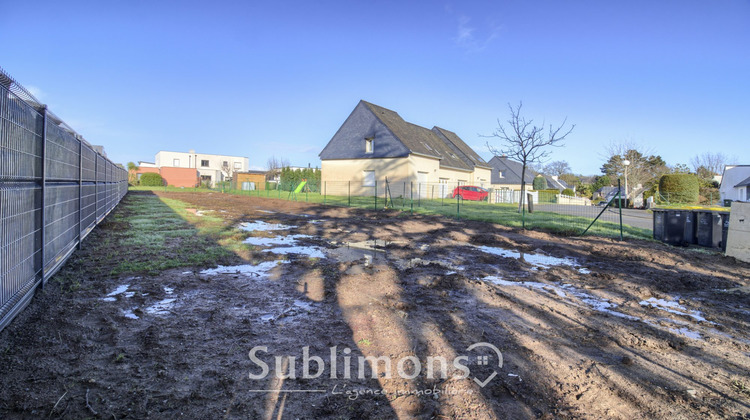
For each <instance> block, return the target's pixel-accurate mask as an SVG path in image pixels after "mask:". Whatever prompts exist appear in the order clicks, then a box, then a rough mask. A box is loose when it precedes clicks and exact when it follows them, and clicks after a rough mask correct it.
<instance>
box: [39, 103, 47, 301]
mask: <svg viewBox="0 0 750 420" xmlns="http://www.w3.org/2000/svg"><path fill="white" fill-rule="evenodd" d="M40 112H41V113H42V156H41V161H42V168H41V170H42V173H41V178H42V184H41V187H42V208H41V215H40V217H41V219H42V223H41V228H40V229H39V232H40V236H41V241H40V244H39V254H40V257H39V261H40V263H39V274H40V276H41V278H40V279H41V282H42V289H44V285H45V284H46V283H47V279H46V278H45V277H44V245H45V242H46V237H45V231H46V230H47V228H46V226H45V223H46V215H47V210H46V208H45V207H46V201H47V198H46V195H47V106H46V105H42V106H41V109H40Z"/></svg>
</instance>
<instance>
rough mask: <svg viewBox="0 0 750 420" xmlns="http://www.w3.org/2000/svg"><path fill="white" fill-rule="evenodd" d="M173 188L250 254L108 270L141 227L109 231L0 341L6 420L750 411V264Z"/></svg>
mask: <svg viewBox="0 0 750 420" xmlns="http://www.w3.org/2000/svg"><path fill="white" fill-rule="evenodd" d="M131 194H132V193H131ZM159 195H160V196H165V197H169V198H175V199H179V200H182V201H184V202H187V203H190V207H191V208H194V209H195V212H196V213H197V215H199V216H200V215H203V214H211V215H214V216H218V217H222V218H223V219H224V220H225V223H226V224H227V225H228V226H239V227H241V228H243V229H244V230H241V232H242V235H244V236H243V237H245V236H246V237H248V245H246V247H245V248H244V249H243V250H242V251H241V252H238V255H237V257H236V258H234V259H233V260H232V261H231V265H226V264H225V265H222V266H219V267H200V266H199V267H191V268H178V269H173V270H168V271H165V272H162V273H160V274H158V275H151V276H149V275H123V276H117V277H112V276H108V275H98V274H93V273H95V271H93V270H91V269H90V267H91V265H96V262H95V261H96V259H95V255H93V252H94V250H96V252H97V255H100V254H101V250H102V247H104V248H105V249H108V250H109V252H108V253H107V254H106V255H107V258H111V259H122V260H127V259H128V249H122V248H121V247H119V245H118V243H117V241H114V240H111V237H112V232H114V231H116V230H121V229H126V228H127V226H122V225H121V224H113V223H109V224H108V223H104V224H103V225H102V226H100V227H99V228H97V230H96V232H95V234H93V235H92V237H91V238H89V239H88V240H87V242H86V244H85V245H84V247H83V249H82V250H80V251H77V253H76V254H75V256H74V257H73V259H71V261H70V262H69V263H68V266H70V265H71V264H72V265H73V266H74V267H75V269H76V270H78V271H76V272H77V273H79V277H80V279H79V280H80V282H81V287H79V288H76V289H75V290H74V291H71V290H72V289H71V288H69V287H68V288H66V287H47V288H46V289H45V290H44V292H41V293H38V294H37V296H36V297H35V298H34V300H33V301H32V303H31V305H30V306H29V307H28V308H27V309H26V310H25V311H24V312H23V313H22V314H21V315H20V316H19V317H18V318H17V319H16V320H15V321H14V322H13V323H12V324H11V325H10V326H9V327H7V328H6V329H5V330H4V331H2V332H1V333H0V343H1V345H2V347H1V348H0V371H2V388H1V389H0V417H2V418H42V417H45V418H86V417H90V418H109V419H112V418H115V419H123V418H202V419H209V418H253V419H254V418H265V419H271V418H274V419H275V418H284V419H287V418H289V419H292V418H326V419H339V418H343V419H355V418H356V419H360V418H378V419H379V418H422V419H431V418H461V419H466V418H472V419H473V418H476V419H485V418H545V419H553V418H559V419H567V418H590V419H600V418H627V419H633V418H750V414H749V413H750V375H749V373H750V328H748V324H749V323H750V312H749V310H748V302H749V300H748V291H749V290H750V282H749V281H748V280H749V279H748V274H749V273H750V266H749V265H748V264H744V263H739V262H736V261H735V260H734V259H731V258H727V257H723V256H721V255H719V254H716V253H712V252H707V251H705V250H701V249H684V248H674V247H669V246H666V245H664V244H660V243H655V242H648V241H627V242H619V241H616V240H611V239H603V238H594V237H587V238H565V237H560V236H554V235H549V234H546V233H541V232H532V231H525V232H524V231H519V230H512V229H507V228H504V227H502V226H497V225H492V224H486V223H479V222H466V221H456V220H452V219H447V218H440V217H430V216H418V215H414V216H409V215H408V214H403V213H399V212H384V211H380V212H374V211H366V210H362V209H348V208H332V207H323V206H319V205H307V204H305V203H295V202H288V201H278V200H273V199H262V198H248V197H239V196H230V195H222V194H204V193H159ZM126 207H127V198H126V202H125V203H124V204H123V205H121V206H120V207H119V208H118V210H116V211H126ZM110 217H111V216H110ZM259 221H263V222H266V223H256V222H259ZM243 222H249V223H250V224H244V225H243V224H242V223H243ZM251 244H254V245H251ZM99 258H101V257H99ZM227 264H229V263H227ZM68 266H66V268H64V269H63V272H65V270H71V268H69V267H68ZM69 274H70V272H69V271H68V275H69ZM51 283H52V282H51ZM63 286H64V285H63ZM477 343H485V344H480V345H478V346H474V345H475V344H477ZM490 345H491V346H490ZM262 346H265V349H264V350H261V349H259V347H262ZM492 346H494V347H496V348H497V349H498V350H499V351H500V352H501V357H502V362H501V361H500V359H501V357H500V356H499V355H498V354H496V352H495V351H494V350H493V349H492ZM254 349H255V352H254V353H252V355H254V356H255V357H256V358H257V359H256V360H253V359H251V357H250V356H251V352H252V351H253V350H254ZM332 352H333V355H334V356H333V357H332V354H331V353H332ZM315 356H317V357H318V358H320V359H313V361H310V360H307V362H308V363H307V365H308V366H310V369H309V372H307V373H309V375H305V373H306V372H305V371H304V369H303V366H304V365H305V363H303V359H304V358H308V359H309V358H314V357H315ZM461 356H463V358H461ZM291 357H294V359H292V358H291ZM364 357H370V359H368V360H366V361H364V363H363V365H362V366H363V367H364V369H360V366H359V360H360V359H362V358H364ZM441 357H442V358H443V360H446V361H447V363H446V366H445V369H442V368H443V366H442V365H441V364H440V360H441V359H440V358H441ZM375 358H380V359H375ZM276 359H278V364H279V365H278V367H277V366H276ZM332 359H334V360H336V365H337V366H336V367H335V368H332V366H331V360H332ZM316 360H317V361H318V362H322V363H321V365H322V366H320V367H322V369H321V371H322V373H321V374H320V375H319V376H317V377H315V376H316V375H315V374H316V373H317V372H318V367H319V365H318V362H316ZM259 362H262V363H259ZM388 362H390V363H391V369H390V375H388V374H387V372H385V367H386V364H387V363H388ZM428 362H433V363H428ZM263 364H266V365H267V366H268V374H267V375H263V374H264V373H265V372H264V371H263ZM430 364H431V365H432V367H434V369H433V371H432V372H431V374H430V373H428V369H427V365H430ZM347 365H348V366H349V368H350V371H349V375H346V371H345V369H346V366H347ZM292 366H293V367H294V369H291V367H292ZM399 367H400V368H401V372H400V373H399V372H398V368H399ZM417 367H419V368H420V369H419V370H417ZM374 368H377V372H373V370H374ZM290 371H293V372H295V373H296V375H295V376H296V377H291V378H290V377H288V376H289V375H286V376H285V375H282V373H284V372H285V373H287V374H288V373H289V372H290ZM304 376H307V377H304ZM332 376H335V378H333V377H332ZM346 376H349V378H348V379H347V378H346Z"/></svg>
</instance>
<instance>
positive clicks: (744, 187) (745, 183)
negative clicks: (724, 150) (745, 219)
mask: <svg viewBox="0 0 750 420" xmlns="http://www.w3.org/2000/svg"><path fill="white" fill-rule="evenodd" d="M719 194H720V195H721V200H722V201H724V200H732V201H750V165H727V166H725V167H724V173H723V174H722V176H721V185H720V186H719Z"/></svg>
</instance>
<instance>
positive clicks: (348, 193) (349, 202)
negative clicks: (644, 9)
mask: <svg viewBox="0 0 750 420" xmlns="http://www.w3.org/2000/svg"><path fill="white" fill-rule="evenodd" d="M346 199H347V204H346V206H347V207H351V206H352V181H351V180H349V185H348V187H347V191H346Z"/></svg>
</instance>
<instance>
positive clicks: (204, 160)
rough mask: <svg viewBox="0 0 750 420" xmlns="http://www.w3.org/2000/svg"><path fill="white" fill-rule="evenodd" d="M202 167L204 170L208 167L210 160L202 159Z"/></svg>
mask: <svg viewBox="0 0 750 420" xmlns="http://www.w3.org/2000/svg"><path fill="white" fill-rule="evenodd" d="M201 167H203V168H207V167H208V159H201Z"/></svg>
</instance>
